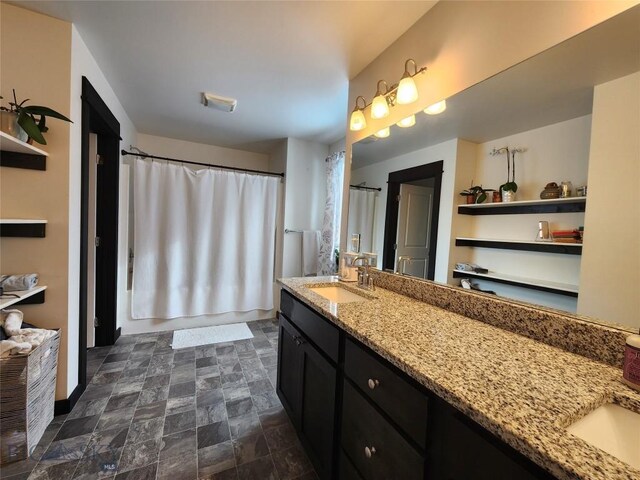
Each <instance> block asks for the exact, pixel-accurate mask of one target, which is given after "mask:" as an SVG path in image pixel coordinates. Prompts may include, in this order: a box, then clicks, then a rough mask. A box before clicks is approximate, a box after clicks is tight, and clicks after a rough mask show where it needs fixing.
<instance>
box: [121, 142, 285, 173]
mask: <svg viewBox="0 0 640 480" xmlns="http://www.w3.org/2000/svg"><path fill="white" fill-rule="evenodd" d="M120 153H122V155H131V156H134V157H142V158H151V159H155V160H166V161H168V162H179V163H188V164H189V165H199V166H202V167H210V168H223V169H225V170H234V171H236V172H244V173H253V174H256V175H266V176H269V177H280V178H284V173H274V172H264V171H262V170H251V169H250V168H239V167H227V166H224V165H210V164H208V163H200V162H192V161H190V160H181V159H179V158H170V157H159V156H157V155H149V154H147V153H135V152H128V151H126V150H124V149H123V150H122V151H121V152H120Z"/></svg>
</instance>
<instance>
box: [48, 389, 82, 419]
mask: <svg viewBox="0 0 640 480" xmlns="http://www.w3.org/2000/svg"><path fill="white" fill-rule="evenodd" d="M85 388H87V386H86V385H84V384H79V385H78V386H77V387H76V388H74V389H73V392H71V395H69V398H65V399H64V400H56V402H55V404H54V406H53V414H54V415H55V416H58V415H66V414H67V413H69V412H70V411H71V409H73V407H74V406H75V404H76V402H77V401H78V399H79V398H80V395H82V393H83V392H84V390H85Z"/></svg>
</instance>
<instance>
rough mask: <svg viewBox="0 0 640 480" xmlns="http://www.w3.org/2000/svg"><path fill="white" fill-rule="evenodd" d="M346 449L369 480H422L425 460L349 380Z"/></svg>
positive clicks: (344, 426) (344, 432) (345, 404)
mask: <svg viewBox="0 0 640 480" xmlns="http://www.w3.org/2000/svg"><path fill="white" fill-rule="evenodd" d="M342 408H343V410H342V448H343V450H344V452H345V453H346V455H347V456H348V457H349V459H350V460H351V462H352V463H353V465H354V466H355V467H356V468H357V470H358V471H359V472H360V474H361V475H362V477H363V478H364V479H365V480H378V479H379V480H387V479H392V478H393V479H403V480H420V479H423V478H424V467H425V460H424V458H423V457H422V455H421V454H420V453H419V452H418V451H417V450H416V449H414V448H413V447H412V446H411V445H410V444H409V442H407V441H406V440H405V439H404V438H403V437H402V435H400V433H399V432H398V431H397V430H396V429H395V428H394V427H393V426H392V425H391V424H390V423H389V422H387V421H386V420H385V419H384V417H382V415H380V414H379V413H378V412H377V411H376V409H375V408H374V407H373V406H372V405H371V404H370V403H369V402H368V401H367V400H366V399H365V397H364V396H362V394H360V392H358V390H356V388H355V387H353V386H352V385H351V384H350V383H349V382H348V381H347V380H345V381H344V401H343V407H342Z"/></svg>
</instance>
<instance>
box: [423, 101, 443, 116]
mask: <svg viewBox="0 0 640 480" xmlns="http://www.w3.org/2000/svg"><path fill="white" fill-rule="evenodd" d="M446 109H447V101H446V100H441V101H439V102H438V103H434V104H433V105H429V106H428V107H427V108H425V109H424V113H426V114H427V115H438V114H439V113H442V112H444V111H445V110H446Z"/></svg>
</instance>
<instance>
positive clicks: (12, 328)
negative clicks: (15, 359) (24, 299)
mask: <svg viewBox="0 0 640 480" xmlns="http://www.w3.org/2000/svg"><path fill="white" fill-rule="evenodd" d="M22 318H23V314H22V312H21V311H20V310H2V312H1V315H0V326H1V328H2V330H3V332H4V333H6V336H7V337H8V338H7V339H6V340H4V339H3V340H2V341H0V356H1V357H6V356H9V355H21V354H22V355H24V354H27V353H29V352H31V350H33V349H34V348H36V347H37V346H38V345H40V344H42V342H44V341H45V340H46V339H48V338H49V337H52V336H54V335H55V334H56V332H55V330H45V329H42V328H22V327H23V326H26V325H27V324H23V323H22ZM29 327H31V325H29Z"/></svg>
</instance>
